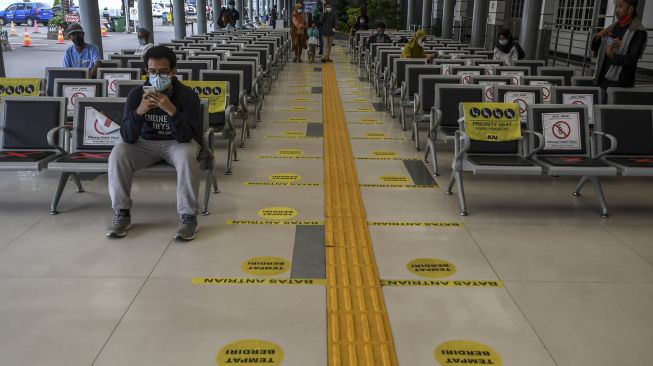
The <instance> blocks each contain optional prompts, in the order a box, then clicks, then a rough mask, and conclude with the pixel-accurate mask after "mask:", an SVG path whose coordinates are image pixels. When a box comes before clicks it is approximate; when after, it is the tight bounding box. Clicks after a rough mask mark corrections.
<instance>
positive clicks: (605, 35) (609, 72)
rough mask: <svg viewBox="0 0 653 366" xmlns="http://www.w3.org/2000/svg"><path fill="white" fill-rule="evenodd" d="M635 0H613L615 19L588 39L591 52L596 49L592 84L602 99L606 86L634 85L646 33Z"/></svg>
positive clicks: (644, 45) (605, 92) (605, 95)
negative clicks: (596, 56) (597, 88)
mask: <svg viewBox="0 0 653 366" xmlns="http://www.w3.org/2000/svg"><path fill="white" fill-rule="evenodd" d="M638 4H639V2H638V0H617V2H616V4H615V16H616V17H617V21H616V22H615V23H613V24H612V25H610V26H609V27H607V28H605V29H602V30H601V31H599V32H598V33H596V35H595V36H594V39H593V40H592V51H595V52H597V51H598V60H597V61H596V72H595V74H594V83H595V84H596V85H597V86H600V87H601V91H602V94H603V102H604V103H605V102H607V88H609V87H622V88H631V87H633V86H635V73H636V71H637V62H638V61H639V59H640V58H641V57H642V54H643V53H644V49H645V48H646V42H647V33H646V28H645V27H644V25H642V19H641V18H640V17H639V15H638V14H637V5H638Z"/></svg>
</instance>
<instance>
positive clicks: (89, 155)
mask: <svg viewBox="0 0 653 366" xmlns="http://www.w3.org/2000/svg"><path fill="white" fill-rule="evenodd" d="M109 154H111V153H108V152H106V153H99V154H92V153H86V152H80V153H79V154H78V155H76V156H72V157H71V159H104V158H106V157H108V156H109Z"/></svg>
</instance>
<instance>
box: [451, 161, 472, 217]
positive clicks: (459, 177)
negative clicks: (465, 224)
mask: <svg viewBox="0 0 653 366" xmlns="http://www.w3.org/2000/svg"><path fill="white" fill-rule="evenodd" d="M454 183H455V184H456V187H457V188H458V201H459V204H460V216H467V203H466V202H465V190H464V188H463V173H462V172H459V171H453V172H452V173H451V178H449V185H448V186H447V191H446V194H449V195H450V194H452V192H451V189H452V188H453V185H454Z"/></svg>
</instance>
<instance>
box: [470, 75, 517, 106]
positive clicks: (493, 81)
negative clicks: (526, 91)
mask: <svg viewBox="0 0 653 366" xmlns="http://www.w3.org/2000/svg"><path fill="white" fill-rule="evenodd" d="M511 79H512V78H511V77H510V76H501V75H472V76H471V77H470V80H469V83H470V84H478V85H482V86H483V100H484V101H485V102H494V87H495V86H497V85H510V82H511Z"/></svg>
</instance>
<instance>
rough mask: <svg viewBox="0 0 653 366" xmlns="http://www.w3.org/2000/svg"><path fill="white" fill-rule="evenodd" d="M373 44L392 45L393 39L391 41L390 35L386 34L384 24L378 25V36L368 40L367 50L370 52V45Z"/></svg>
mask: <svg viewBox="0 0 653 366" xmlns="http://www.w3.org/2000/svg"><path fill="white" fill-rule="evenodd" d="M372 43H392V39H390V37H388V35H387V34H385V24H384V23H381V22H379V23H377V24H376V34H374V35H372V36H371V37H370V38H368V39H367V43H366V44H365V48H367V49H368V50H369V49H370V45H371V44H372Z"/></svg>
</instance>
